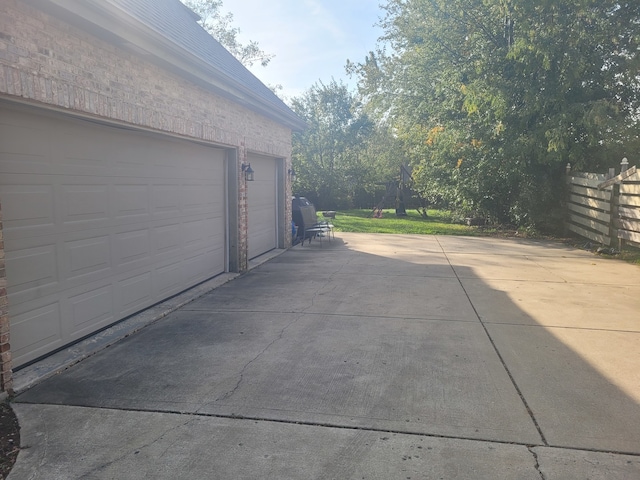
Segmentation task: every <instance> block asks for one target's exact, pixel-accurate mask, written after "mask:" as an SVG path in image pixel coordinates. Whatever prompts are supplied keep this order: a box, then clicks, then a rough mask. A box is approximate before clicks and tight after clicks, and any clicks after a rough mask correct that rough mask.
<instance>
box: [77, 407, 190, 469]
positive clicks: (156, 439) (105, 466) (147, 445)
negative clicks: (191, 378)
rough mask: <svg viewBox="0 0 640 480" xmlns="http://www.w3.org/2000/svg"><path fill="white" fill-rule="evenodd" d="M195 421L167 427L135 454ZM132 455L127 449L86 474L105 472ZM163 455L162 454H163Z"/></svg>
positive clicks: (134, 450) (135, 451)
mask: <svg viewBox="0 0 640 480" xmlns="http://www.w3.org/2000/svg"><path fill="white" fill-rule="evenodd" d="M191 422H193V418H190V419H189V420H187V421H186V422H183V423H181V424H179V425H174V426H172V427H170V428H167V429H166V430H164V431H163V432H162V433H160V435H157V436H156V437H155V438H153V439H152V440H150V441H148V442H147V443H145V444H143V445H140V446H138V447H137V448H135V449H133V455H137V454H138V453H139V452H140V451H142V450H144V449H146V448H149V447H151V446H152V445H154V444H156V443H158V442H159V441H160V440H162V439H163V438H164V437H165V436H166V435H167V434H168V433H169V432H172V431H174V430H177V429H179V428H183V427H186V426H187V425H188V424H189V423H191ZM176 443H178V442H177V441H175V442H173V443H171V444H170V445H169V446H167V448H165V449H164V451H163V455H164V453H166V452H167V451H168V450H169V449H170V448H171V447H172V446H173V445H175V444H176ZM130 455H132V450H127V451H125V452H123V453H122V455H119V456H118V457H116V458H114V459H112V460H110V461H108V462H105V463H103V464H102V465H99V466H97V467H94V468H92V469H91V470H90V471H89V472H87V473H86V475H89V476H90V475H91V474H94V473H98V472H104V471H105V470H106V469H107V468H109V467H110V466H111V465H113V464H116V463H118V462H120V461H122V460H123V459H125V458H126V457H128V456H130ZM161 456H162V455H161Z"/></svg>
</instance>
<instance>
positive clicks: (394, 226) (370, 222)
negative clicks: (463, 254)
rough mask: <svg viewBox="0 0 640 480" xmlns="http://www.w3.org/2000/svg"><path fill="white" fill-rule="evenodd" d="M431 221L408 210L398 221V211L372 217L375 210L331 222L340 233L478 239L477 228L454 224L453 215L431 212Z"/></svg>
mask: <svg viewBox="0 0 640 480" xmlns="http://www.w3.org/2000/svg"><path fill="white" fill-rule="evenodd" d="M428 213H429V218H426V219H424V218H422V217H421V216H420V214H419V213H418V212H416V211H415V210H413V211H409V210H407V216H406V217H396V214H395V210H392V209H388V210H384V211H383V215H382V218H373V217H371V210H368V209H367V210H344V211H338V212H336V218H335V219H333V220H332V221H331V223H333V225H334V226H335V229H336V231H338V232H355V233H410V234H420V235H478V234H479V232H478V230H477V229H476V228H475V227H468V226H466V225H459V224H455V223H452V221H451V214H450V213H449V212H447V211H442V210H429V212H428Z"/></svg>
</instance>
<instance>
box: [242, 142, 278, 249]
mask: <svg viewBox="0 0 640 480" xmlns="http://www.w3.org/2000/svg"><path fill="white" fill-rule="evenodd" d="M248 162H249V163H251V168H252V169H253V171H254V172H255V175H254V177H255V180H254V181H253V182H249V183H248V185H247V202H248V206H249V231H248V240H247V241H248V244H249V245H248V249H249V258H250V259H251V258H255V257H257V256H258V255H262V254H263V253H265V252H268V251H269V250H273V249H274V248H277V246H278V210H277V204H278V202H277V198H278V196H277V187H278V184H277V164H276V159H275V158H270V157H263V156H259V155H251V154H250V155H249V156H248Z"/></svg>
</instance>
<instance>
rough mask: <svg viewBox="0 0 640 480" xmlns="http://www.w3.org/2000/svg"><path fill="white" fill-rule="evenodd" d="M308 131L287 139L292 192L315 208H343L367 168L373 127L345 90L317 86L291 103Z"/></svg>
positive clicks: (339, 86)
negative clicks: (292, 171)
mask: <svg viewBox="0 0 640 480" xmlns="http://www.w3.org/2000/svg"><path fill="white" fill-rule="evenodd" d="M291 108H292V109H293V110H294V111H295V112H296V113H297V114H298V115H299V116H300V117H301V118H303V119H304V120H305V121H306V122H307V125H308V128H307V129H306V130H305V131H303V132H300V133H295V134H294V136H293V158H292V161H293V166H294V168H295V171H296V174H297V178H298V180H297V181H296V185H295V189H296V193H299V194H301V195H304V196H306V197H307V198H309V199H310V200H311V201H312V202H313V203H314V204H315V205H316V207H317V208H322V209H335V208H347V207H350V206H351V205H352V204H353V201H354V197H355V196H357V195H358V193H359V191H360V189H361V188H363V187H362V186H363V185H364V184H366V183H367V182H369V181H370V168H369V166H368V161H367V158H366V155H364V148H365V145H366V144H367V142H368V139H369V138H370V136H371V134H372V132H373V127H374V125H373V123H372V122H371V120H370V119H369V117H368V116H367V115H366V113H365V112H364V111H363V110H362V108H361V104H360V103H359V102H358V101H357V98H356V96H355V94H354V93H353V92H351V91H350V90H349V89H348V88H347V86H346V85H344V84H343V83H338V82H336V81H335V80H332V81H331V82H330V83H328V84H324V83H322V82H317V83H316V84H314V85H313V86H312V87H311V88H309V89H308V90H307V91H306V92H305V93H304V94H302V95H301V96H299V97H295V98H293V99H292V101H291Z"/></svg>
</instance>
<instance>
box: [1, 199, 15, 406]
mask: <svg viewBox="0 0 640 480" xmlns="http://www.w3.org/2000/svg"><path fill="white" fill-rule="evenodd" d="M0 391H3V392H7V393H8V394H9V395H11V394H13V380H12V377H11V346H10V344H9V303H8V301H7V277H6V274H5V267H4V236H3V232H2V205H0Z"/></svg>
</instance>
